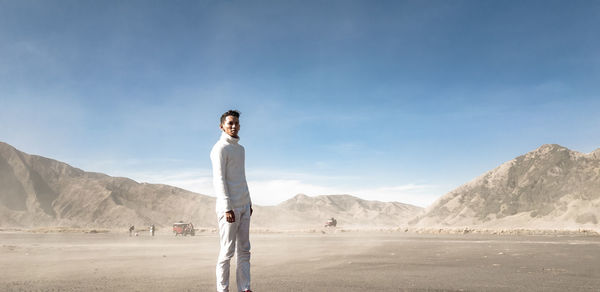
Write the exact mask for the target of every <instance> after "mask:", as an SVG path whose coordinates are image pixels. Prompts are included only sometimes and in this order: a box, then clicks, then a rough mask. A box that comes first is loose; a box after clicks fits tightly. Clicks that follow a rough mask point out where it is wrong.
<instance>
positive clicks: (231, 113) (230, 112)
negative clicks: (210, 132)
mask: <svg viewBox="0 0 600 292" xmlns="http://www.w3.org/2000/svg"><path fill="white" fill-rule="evenodd" d="M240 114H241V113H240V112H239V111H238V110H228V111H226V112H225V113H224V114H222V115H221V124H223V122H224V121H225V119H226V118H227V116H234V117H236V118H238V119H239V118H240Z"/></svg>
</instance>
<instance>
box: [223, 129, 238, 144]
mask: <svg viewBox="0 0 600 292" xmlns="http://www.w3.org/2000/svg"><path fill="white" fill-rule="evenodd" d="M221 140H223V141H225V142H227V143H229V144H237V143H238V141H240V138H233V137H231V136H229V135H228V134H227V133H225V132H221Z"/></svg>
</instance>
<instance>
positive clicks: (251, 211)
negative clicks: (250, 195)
mask: <svg viewBox="0 0 600 292" xmlns="http://www.w3.org/2000/svg"><path fill="white" fill-rule="evenodd" d="M253 212H254V210H252V207H250V216H252V213H253Z"/></svg>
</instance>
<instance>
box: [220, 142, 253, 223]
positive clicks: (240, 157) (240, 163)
mask: <svg viewBox="0 0 600 292" xmlns="http://www.w3.org/2000/svg"><path fill="white" fill-rule="evenodd" d="M239 140H240V139H239V138H233V137H231V136H229V135H227V133H225V132H222V133H221V138H220V139H219V141H217V143H216V144H215V146H213V148H212V150H211V151H210V160H211V161H212V169H213V185H214V188H215V193H216V195H217V204H216V211H217V213H219V212H226V211H229V210H233V209H234V208H240V207H244V206H245V205H246V204H250V205H252V201H251V199H250V192H249V191H248V183H246V171H245V166H244V160H245V151H244V147H243V146H242V145H240V144H238V141H239Z"/></svg>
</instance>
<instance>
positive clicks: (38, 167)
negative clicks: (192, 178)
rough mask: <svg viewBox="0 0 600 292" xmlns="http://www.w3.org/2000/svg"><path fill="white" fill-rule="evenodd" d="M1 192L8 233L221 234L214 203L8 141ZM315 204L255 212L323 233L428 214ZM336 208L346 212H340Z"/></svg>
mask: <svg viewBox="0 0 600 292" xmlns="http://www.w3.org/2000/svg"><path fill="white" fill-rule="evenodd" d="M0 186H2V187H1V188H0V226H5V227H6V226H11V227H13V226H21V227H22V226H26V227H39V226H73V227H108V228H111V227H119V228H121V227H126V226H129V225H136V226H140V225H142V226H147V225H150V224H156V225H157V226H160V227H168V226H169V225H170V224H172V223H173V222H176V221H179V220H183V221H186V222H189V221H191V222H194V224H195V225H196V226H203V227H209V228H215V227H216V214H215V211H214V203H215V198H214V197H210V196H206V195H202V194H197V193H193V192H190V191H187V190H184V189H181V188H177V187H173V186H168V185H164V184H149V183H144V182H142V183H138V182H136V181H134V180H132V179H129V178H125V177H112V176H109V175H106V174H103V173H98V172H86V171H84V170H81V169H79V168H75V167H72V166H70V165H68V164H66V163H64V162H60V161H57V160H53V159H50V158H46V157H43V156H38V155H30V154H27V153H24V152H21V151H19V150H17V149H16V148H15V147H12V146H11V145H9V144H7V143H4V142H0ZM296 197H298V196H296ZM296 197H295V198H296ZM311 198H312V197H308V196H305V198H304V201H307V202H310V201H311V200H313V201H312V202H320V204H321V205H320V207H319V208H316V209H315V210H313V211H312V212H309V213H303V212H298V211H297V210H296V209H298V208H306V206H305V205H303V206H304V207H300V206H293V204H290V202H293V201H290V200H291V199H290V200H288V201H285V202H283V203H282V204H280V205H277V206H254V209H255V214H254V216H253V223H252V224H253V227H255V228H281V227H285V228H315V227H318V226H320V225H321V223H322V222H323V221H324V220H326V218H329V217H331V216H334V217H343V218H344V219H342V220H338V222H340V223H341V224H344V225H345V226H393V225H395V224H397V223H398V222H406V221H407V219H406V217H412V216H413V215H416V214H412V213H410V214H408V213H407V214H402V212H403V211H406V212H420V211H421V209H422V208H420V207H416V206H411V207H407V206H410V205H406V204H401V203H384V202H378V203H366V202H368V201H365V200H362V199H359V198H357V197H352V196H349V195H345V196H344V197H342V198H345V204H346V205H344V206H346V207H351V206H352V207H353V208H354V209H352V211H354V212H357V215H356V216H349V215H348V214H347V213H348V212H349V211H347V210H345V209H344V206H342V205H343V204H342V203H344V202H342V201H343V200H340V199H339V198H334V199H327V196H320V197H319V199H311ZM286 202H287V203H286ZM327 202H329V203H327ZM328 204H329V205H328ZM336 204H338V205H340V206H342V207H339V206H338V207H335V205H336ZM405 205H406V206H405ZM384 206H387V208H388V209H389V210H388V213H387V215H386V216H387V217H385V218H383V217H381V218H380V217H377V216H372V213H373V211H372V210H369V208H371V207H373V208H378V209H382V208H384ZM323 212H325V213H323ZM361 214H362V215H361ZM400 217H401V219H399V218H400Z"/></svg>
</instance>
